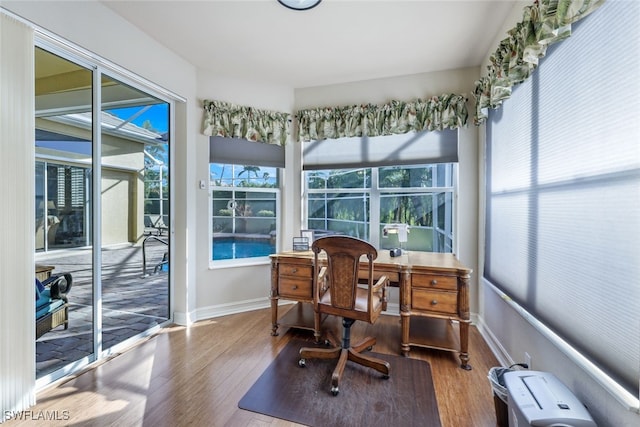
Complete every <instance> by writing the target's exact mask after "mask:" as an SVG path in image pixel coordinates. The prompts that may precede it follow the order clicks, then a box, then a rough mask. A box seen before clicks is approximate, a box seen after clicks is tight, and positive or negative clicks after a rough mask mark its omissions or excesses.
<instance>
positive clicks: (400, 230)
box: [382, 224, 409, 257]
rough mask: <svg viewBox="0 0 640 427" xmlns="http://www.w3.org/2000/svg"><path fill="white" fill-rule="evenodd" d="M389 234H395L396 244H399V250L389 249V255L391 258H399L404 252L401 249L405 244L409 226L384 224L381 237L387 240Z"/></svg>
mask: <svg viewBox="0 0 640 427" xmlns="http://www.w3.org/2000/svg"><path fill="white" fill-rule="evenodd" d="M389 234H397V235H398V242H400V247H399V248H394V249H391V251H390V253H389V254H390V255H391V256H392V257H395V256H400V255H402V253H403V252H404V251H403V249H402V244H403V243H406V241H407V237H408V236H407V235H408V234H409V226H408V225H407V224H386V225H385V226H384V227H383V228H382V237H383V238H387V237H389Z"/></svg>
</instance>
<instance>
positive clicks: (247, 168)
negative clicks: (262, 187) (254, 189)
mask: <svg viewBox="0 0 640 427" xmlns="http://www.w3.org/2000/svg"><path fill="white" fill-rule="evenodd" d="M242 167H243V168H244V169H242V170H241V171H240V173H238V177H239V176H240V175H242V174H243V173H245V172H246V173H247V178H248V179H251V174H252V173H253V174H254V175H255V177H256V178H258V172H260V168H259V167H258V166H242Z"/></svg>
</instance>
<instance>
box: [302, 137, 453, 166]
mask: <svg viewBox="0 0 640 427" xmlns="http://www.w3.org/2000/svg"><path fill="white" fill-rule="evenodd" d="M303 150H304V151H303V169H305V170H317V169H344V168H354V167H375V166H394V165H412V164H414V165H415V164H431V163H453V162H457V161H458V132H457V130H444V131H434V132H429V131H423V132H419V133H415V132H410V133H405V134H401V135H387V136H375V137H366V136H363V137H358V138H340V139H325V140H321V141H308V142H304V143H303Z"/></svg>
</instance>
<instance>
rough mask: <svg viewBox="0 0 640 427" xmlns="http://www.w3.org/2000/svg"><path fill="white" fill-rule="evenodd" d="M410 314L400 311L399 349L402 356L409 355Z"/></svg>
mask: <svg viewBox="0 0 640 427" xmlns="http://www.w3.org/2000/svg"><path fill="white" fill-rule="evenodd" d="M410 321H411V316H410V315H409V313H406V312H403V311H401V312H400V322H401V328H402V342H401V344H400V351H401V352H402V355H403V356H404V357H409V324H410Z"/></svg>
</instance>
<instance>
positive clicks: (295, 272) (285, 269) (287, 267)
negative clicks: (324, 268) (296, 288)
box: [278, 264, 313, 280]
mask: <svg viewBox="0 0 640 427" xmlns="http://www.w3.org/2000/svg"><path fill="white" fill-rule="evenodd" d="M278 273H279V274H280V278H281V280H282V276H297V277H303V278H305V279H311V276H312V275H313V267H312V266H310V265H302V264H280V266H279V267H278Z"/></svg>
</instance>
